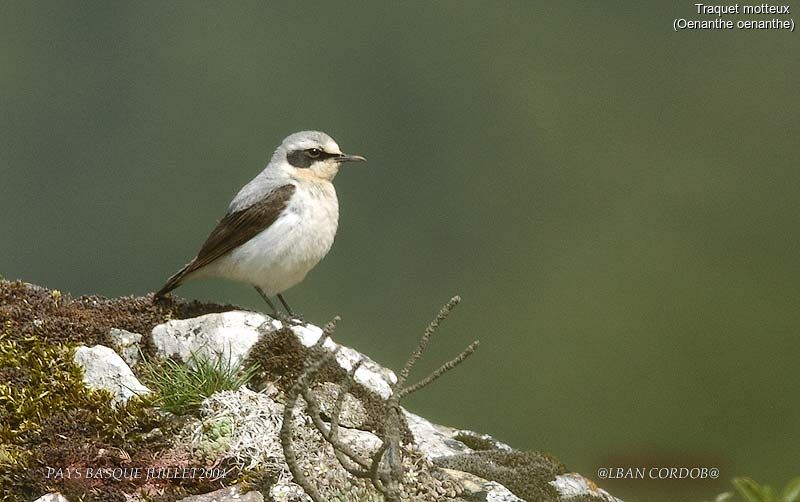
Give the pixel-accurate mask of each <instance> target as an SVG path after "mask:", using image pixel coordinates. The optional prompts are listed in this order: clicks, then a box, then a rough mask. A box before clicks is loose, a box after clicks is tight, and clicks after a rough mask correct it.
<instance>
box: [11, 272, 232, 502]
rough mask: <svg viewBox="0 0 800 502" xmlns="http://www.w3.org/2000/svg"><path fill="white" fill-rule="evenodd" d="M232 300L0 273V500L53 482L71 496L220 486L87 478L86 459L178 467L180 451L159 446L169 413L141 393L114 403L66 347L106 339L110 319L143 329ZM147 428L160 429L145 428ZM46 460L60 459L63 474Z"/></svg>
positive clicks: (165, 493) (94, 464)
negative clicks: (124, 291)
mask: <svg viewBox="0 0 800 502" xmlns="http://www.w3.org/2000/svg"><path fill="white" fill-rule="evenodd" d="M232 308H233V307H231V306H220V305H212V304H203V303H198V302H191V303H190V302H171V301H167V302H165V303H163V304H160V305H156V304H153V303H152V301H151V299H150V298H149V297H139V298H134V297H127V298H120V299H107V298H102V297H96V296H86V297H80V298H75V299H72V298H70V297H69V296H67V295H64V294H62V293H60V292H58V291H55V290H48V289H45V288H41V287H38V286H34V285H30V284H26V283H23V282H10V281H4V280H0V500H30V499H32V498H35V497H36V496H38V495H41V494H43V493H46V492H48V491H51V490H58V491H61V492H62V493H63V494H64V495H66V496H67V497H68V498H69V499H70V500H71V501H76V500H86V501H89V500H109V501H117V500H119V501H122V500H125V495H124V494H125V493H130V492H132V491H133V490H134V489H136V488H137V487H142V484H143V483H145V482H148V483H149V485H148V486H146V487H145V488H147V489H149V490H150V491H151V492H152V493H153V497H152V498H153V500H158V499H161V500H172V499H174V498H175V497H174V496H175V495H177V494H180V493H194V492H198V491H208V490H209V489H212V488H216V487H219V486H220V485H221V483H220V482H219V481H214V482H210V481H209V480H207V479H195V480H192V479H184V480H179V479H158V480H153V479H151V480H146V479H143V478H139V479H128V480H125V479H94V478H88V479H87V477H86V472H87V468H89V467H91V468H93V469H97V468H128V469H132V468H136V467H142V468H145V469H146V468H151V467H155V468H158V467H175V466H181V467H183V466H186V465H188V464H187V462H188V461H189V460H188V459H185V458H170V457H169V455H168V454H167V453H166V452H167V451H168V448H169V442H168V440H166V439H165V438H169V437H170V428H171V427H174V424H173V422H172V421H170V420H167V419H165V418H164V416H163V415H160V414H158V413H157V412H156V411H155V410H154V409H153V408H151V407H149V406H148V403H145V402H143V401H131V402H130V403H128V404H127V405H124V406H119V407H116V408H115V407H113V406H112V405H111V396H110V395H109V394H108V393H105V392H98V391H92V390H88V389H86V388H85V387H84V385H83V383H82V381H81V378H82V375H81V370H80V369H79V368H78V367H76V366H75V365H74V364H73V362H72V354H73V351H74V347H75V346H77V345H88V346H91V345H95V344H103V345H107V346H111V345H112V344H111V340H110V339H109V330H110V329H111V328H112V327H114V328H121V329H126V330H128V331H133V332H138V333H143V334H149V332H150V330H151V329H152V327H153V326H154V325H156V324H158V323H161V322H164V321H165V320H168V319H172V318H185V317H193V316H197V315H202V314H206V313H210V312H221V311H226V310H231V309H232ZM148 339H149V337H145V340H148ZM155 428H159V429H160V432H161V434H152V433H151V434H148V433H150V432H152V431H153V430H154V429H155ZM48 467H49V468H51V469H58V468H61V469H62V471H61V472H62V474H63V476H57V475H56V474H57V472H58V471H52V470H48ZM70 468H71V469H72V471H68V469H70ZM78 468H81V472H82V474H83V475H82V476H81V477H79V478H78V477H76V476H75V475H74V473H75V472H77V469H78ZM67 472H72V473H73V475H72V476H71V477H67ZM48 473H49V474H50V477H49V478H48Z"/></svg>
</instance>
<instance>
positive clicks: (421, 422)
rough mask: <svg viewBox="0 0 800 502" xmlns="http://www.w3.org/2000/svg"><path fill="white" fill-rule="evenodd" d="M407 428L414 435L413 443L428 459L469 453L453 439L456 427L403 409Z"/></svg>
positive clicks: (460, 443) (459, 442)
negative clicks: (444, 424)
mask: <svg viewBox="0 0 800 502" xmlns="http://www.w3.org/2000/svg"><path fill="white" fill-rule="evenodd" d="M403 413H405V416H406V422H407V423H408V428H409V429H410V430H411V434H413V435H414V444H416V445H417V448H419V451H420V452H421V453H422V454H423V455H425V456H426V457H427V458H429V459H434V458H437V457H445V456H448V455H458V454H461V453H470V452H471V451H472V450H471V449H470V448H468V447H467V446H466V445H465V444H464V443H462V442H461V441H457V440H455V439H453V436H455V435H456V434H457V433H458V429H453V428H450V427H445V426H443V425H437V424H434V423H432V422H429V421H428V420H425V419H424V418H422V417H421V416H419V415H415V414H414V413H411V412H410V411H408V410H406V409H403Z"/></svg>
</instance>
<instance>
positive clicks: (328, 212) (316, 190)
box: [155, 131, 366, 316]
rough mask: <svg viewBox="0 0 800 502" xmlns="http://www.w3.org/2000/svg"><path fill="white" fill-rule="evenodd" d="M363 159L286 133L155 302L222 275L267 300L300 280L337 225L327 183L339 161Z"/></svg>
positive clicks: (324, 138) (316, 138)
mask: <svg viewBox="0 0 800 502" xmlns="http://www.w3.org/2000/svg"><path fill="white" fill-rule="evenodd" d="M364 160H366V159H364V157H361V156H359V155H347V154H344V153H342V151H341V149H340V148H339V145H337V144H336V142H335V141H334V140H333V138H331V137H330V136H328V135H327V134H325V133H322V132H318V131H303V132H297V133H294V134H292V135H291V136H289V137H287V138H286V139H284V140H283V143H281V145H280V146H279V147H278V149H277V150H275V153H274V154H272V159H271V160H270V162H269V164H267V167H266V168H264V170H263V171H261V173H259V174H258V176H256V177H255V178H253V180H252V181H250V183H248V184H246V185H245V186H244V187H243V188H242V189H241V190H239V193H238V194H236V197H234V198H233V200H232V201H231V203H230V206H228V212H227V213H226V214H225V217H224V218H222V220H221V221H220V222H219V223H218V224H217V226H216V228H214V230H212V231H211V234H210V235H209V236H208V238H207V239H206V241H205V243H204V244H203V246H202V247H201V248H200V251H199V252H198V253H197V256H196V257H195V258H194V259H193V260H192V261H190V262H189V263H187V264H186V266H184V267H183V268H182V269H180V270H179V271H178V272H177V273H176V274H175V275H173V276H172V277H170V278H169V279H168V280H167V283H166V284H165V285H164V287H163V288H161V290H159V291H158V292H157V293H156V294H155V298H160V297H163V296H164V295H165V294H167V293H168V292H170V291H172V290H173V289H175V288H177V287H178V286H180V285H181V284H183V283H184V282H186V281H189V280H193V279H199V278H203V277H222V278H225V279H231V280H234V281H240V282H245V283H248V284H252V285H253V286H255V288H256V290H257V291H258V292H259V294H260V295H261V296H262V298H264V300H265V301H266V302H267V304H268V305H269V306H270V308H271V309H272V311H273V313H275V314H277V310H276V309H275V305H273V303H272V302H271V301H270V299H269V297H270V296H273V295H277V296H278V299H279V300H280V301H281V303H282V304H283V306H284V308H286V311H287V312H288V313H289V315H290V316H291V315H294V314H293V313H292V310H291V308H290V307H289V304H288V303H286V300H285V299H284V298H283V296H281V293H283V292H284V291H286V290H287V289H289V288H291V287H292V286H294V285H295V284H297V283H299V282H300V281H302V280H303V278H304V277H305V276H306V274H307V273H308V272H309V271H310V270H311V269H312V268H314V266H315V265H316V264H317V263H319V261H320V260H322V258H323V257H324V256H325V255H326V254H327V253H328V251H329V250H330V249H331V245H332V244H333V239H334V237H335V236H336V228H337V227H338V225H339V201H338V200H337V199H336V190H335V189H334V188H333V183H332V181H333V178H334V177H335V176H336V173H338V172H339V168H340V167H341V165H342V164H343V163H345V162H363V161H364Z"/></svg>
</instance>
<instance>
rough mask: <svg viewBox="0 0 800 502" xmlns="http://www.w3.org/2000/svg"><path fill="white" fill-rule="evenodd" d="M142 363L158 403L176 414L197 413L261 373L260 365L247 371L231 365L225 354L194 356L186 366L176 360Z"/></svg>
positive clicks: (248, 368)
mask: <svg viewBox="0 0 800 502" xmlns="http://www.w3.org/2000/svg"><path fill="white" fill-rule="evenodd" d="M142 364H143V366H142V371H143V380H144V382H145V385H147V386H148V387H150V388H151V389H153V390H154V391H155V393H156V396H155V398H154V401H153V402H154V404H155V405H157V406H160V407H161V409H163V410H165V411H169V412H171V413H175V414H176V415H185V414H186V413H190V412H193V411H195V410H197V408H198V407H199V406H200V403H202V402H203V400H204V399H205V398H207V397H209V396H211V395H212V394H214V393H216V392H220V391H223V390H236V389H238V388H239V387H241V386H242V385H245V384H247V383H248V382H249V381H250V379H252V378H253V376H254V375H255V374H256V372H257V371H258V365H257V364H253V365H251V366H248V367H246V368H244V367H242V365H241V364H231V360H230V355H229V356H228V357H227V358H226V357H224V356H223V355H222V354H219V355H217V357H215V358H206V357H198V356H197V355H196V354H195V353H192V354H191V355H190V356H189V360H188V361H186V363H182V362H180V361H176V360H174V359H165V360H163V361H156V362H153V361H150V360H148V359H147V358H145V357H143V358H142Z"/></svg>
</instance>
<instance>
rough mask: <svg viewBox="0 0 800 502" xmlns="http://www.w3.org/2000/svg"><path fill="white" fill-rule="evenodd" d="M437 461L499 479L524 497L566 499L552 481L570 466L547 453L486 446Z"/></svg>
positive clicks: (543, 500) (547, 500) (548, 500)
mask: <svg viewBox="0 0 800 502" xmlns="http://www.w3.org/2000/svg"><path fill="white" fill-rule="evenodd" d="M434 464H436V465H438V466H439V467H446V468H448V469H456V470H459V471H464V472H469V473H471V474H474V475H476V476H479V477H481V478H483V479H488V480H490V481H497V482H498V483H500V484H501V485H503V486H505V487H506V488H508V489H509V490H511V491H512V492H513V493H514V495H516V496H518V497H520V498H522V499H524V500H529V501H533V500H535V501H540V502H558V501H560V500H562V499H561V498H560V496H559V494H558V491H557V490H556V489H555V488H554V487H553V485H551V484H550V481H553V480H554V479H555V477H556V476H557V475H559V474H563V473H564V472H566V469H565V468H564V466H563V465H562V464H561V462H559V461H558V460H556V459H555V458H554V457H552V456H550V455H548V454H546V453H540V452H534V451H501V450H484V451H476V452H474V453H465V454H462V455H453V456H450V457H441V458H438V459H436V460H435V461H434Z"/></svg>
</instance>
